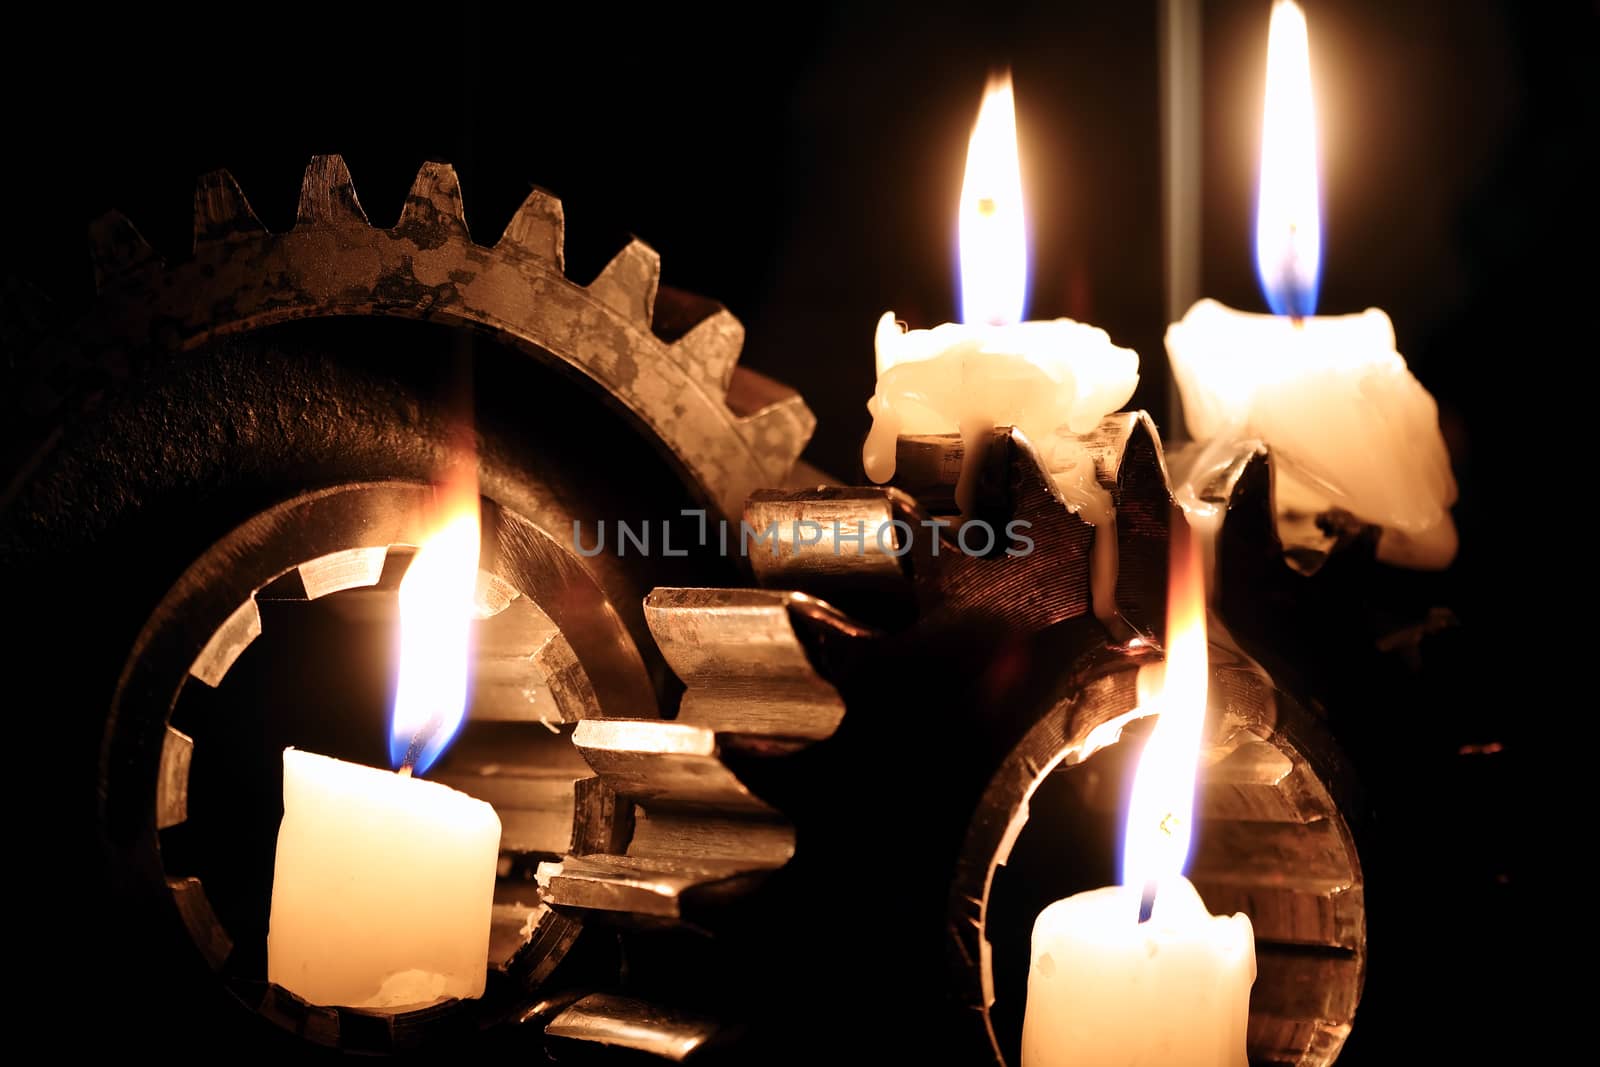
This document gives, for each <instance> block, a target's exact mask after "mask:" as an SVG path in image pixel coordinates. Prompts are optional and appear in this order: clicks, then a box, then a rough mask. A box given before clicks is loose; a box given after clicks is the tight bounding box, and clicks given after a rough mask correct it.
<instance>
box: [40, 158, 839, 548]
mask: <svg viewBox="0 0 1600 1067" xmlns="http://www.w3.org/2000/svg"><path fill="white" fill-rule="evenodd" d="M563 228H564V222H563V211H562V206H561V202H560V201H559V200H557V199H556V198H555V197H553V196H551V195H550V194H548V193H546V192H544V191H543V190H540V189H534V190H533V191H532V192H531V193H529V194H528V197H527V199H526V200H524V201H523V203H522V206H521V207H520V208H518V209H517V212H516V214H515V215H514V216H513V217H512V219H511V221H510V222H509V223H508V224H507V226H506V228H505V231H504V233H503V234H502V235H501V236H500V238H499V240H498V241H497V242H496V243H495V244H493V245H490V246H484V245H479V244H477V243H476V242H474V241H473V239H472V236H471V234H470V232H469V231H468V228H467V224H466V218H465V214H464V211H463V206H462V198H461V186H460V183H459V182H458V180H457V178H456V173H455V170H454V168H453V167H451V166H450V165H449V164H445V163H426V164H424V165H423V166H422V169H421V170H420V171H419V172H418V174H417V177H416V180H415V181H414V182H413V183H412V186H411V190H410V192H409V193H408V194H407V196H406V200H405V205H404V207H403V209H402V210H401V213H400V218H399V220H398V221H397V222H396V223H395V225H394V226H393V227H392V228H390V229H382V228H379V227H375V226H373V225H371V224H370V223H369V222H368V221H367V217H366V214H365V212H364V211H363V210H362V208H361V204H360V202H359V200H358V199H357V197H356V191H355V186H354V183H353V182H352V181H351V178H350V172H349V170H348V168H346V166H345V164H344V161H343V159H342V158H341V157H339V156H336V155H329V156H315V157H313V158H312V160H311V162H310V164H309V165H308V166H307V168H306V172H305V178H304V180H303V182H302V184H301V190H300V201H299V206H298V209H297V211H296V221H295V225H294V226H293V227H292V228H291V229H289V230H287V231H285V232H282V233H273V232H270V231H268V230H267V229H266V227H265V226H264V225H262V223H261V221H260V219H259V218H258V217H257V216H256V214H255V212H254V211H253V210H252V209H251V207H250V205H249V202H248V201H247V200H246V199H245V196H244V193H243V192H242V191H241V190H240V188H239V185H238V183H237V182H236V181H235V180H234V178H233V176H232V175H231V174H229V173H228V172H227V171H225V170H218V171H213V172H211V173H209V174H206V175H204V176H202V177H201V178H200V180H199V182H198V184H197V186H196V189H195V213H194V234H195V236H194V252H193V255H192V257H191V258H190V259H188V260H186V261H183V262H181V263H176V264H172V265H170V266H169V265H167V264H166V263H164V262H163V261H162V260H161V258H160V257H159V256H158V255H157V254H156V253H155V251H154V250H153V249H152V248H151V247H150V245H149V244H148V243H147V242H146V241H145V240H144V238H143V237H142V236H140V234H139V232H138V230H137V229H135V228H134V226H133V224H132V223H131V222H130V221H129V220H128V219H127V218H126V216H124V215H122V214H121V213H120V212H115V211H113V212H111V213H109V214H107V215H105V216H103V217H101V218H100V219H99V220H98V221H97V222H95V223H94V224H93V226H92V227H91V228H90V243H91V252H92V255H93V260H94V269H95V280H96V285H97V287H98V288H99V291H100V296H99V300H98V301H97V303H96V304H95V305H94V306H93V308H92V309H91V310H90V312H89V314H88V315H87V316H86V317H85V319H84V320H83V321H81V322H80V323H79V324H78V326H77V328H76V329H75V330H74V331H73V332H72V333H70V334H68V335H66V336H63V337H60V338H58V339H57V340H55V341H53V342H50V343H49V344H48V345H47V347H46V349H45V350H43V351H42V352H41V353H40V356H39V359H38V361H37V362H38V365H40V366H42V367H44V368H47V369H48V371H49V375H48V377H53V378H55V379H57V381H58V382H60V381H61V380H63V379H64V380H65V381H66V382H69V383H71V384H70V386H69V387H68V388H67V389H61V390H60V391H61V392H65V393H69V394H70V395H67V396H65V397H63V396H61V395H58V394H57V392H56V391H55V390H53V389H52V386H51V383H50V382H49V381H48V380H47V377H46V376H43V375H41V376H40V377H39V378H38V379H36V380H35V382H34V383H33V386H32V388H31V389H30V390H29V393H30V395H29V397H28V399H27V406H28V407H29V408H30V409H31V410H33V411H35V412H37V411H40V410H46V411H57V412H59V410H60V408H61V406H62V403H63V401H64V400H66V401H71V400H74V399H75V400H77V401H79V402H86V401H89V400H92V397H93V396H94V394H95V392H96V390H97V389H98V388H99V387H100V386H102V385H103V384H105V381H106V379H108V378H109V379H112V380H115V379H116V378H119V377H125V376H127V375H128V374H130V373H131V369H132V368H133V367H134V366H135V360H136V359H138V358H139V353H140V351H141V349H144V348H147V347H154V348H155V349H156V350H157V351H165V352H168V353H181V352H186V351H191V350H193V349H196V348H198V347H200V346H202V345H204V344H206V343H207V342H209V341H211V340H212V339H213V338H216V337H219V336H224V335H228V334H236V333H242V332H246V331H249V330H254V329H258V328H260V327H263V326H268V325H272V324H274V323H278V322H285V321H289V320H292V319H302V318H316V317H322V316H332V315H383V316H396V317H402V318H412V319H422V320H427V321H432V322H442V323H446V324H451V325H465V326H472V327H476V328H478V329H481V330H484V331H487V332H488V333H490V334H493V335H497V336H500V337H503V338H505V339H508V340H510V341H512V342H514V343H515V344H517V345H518V346H519V347H521V348H523V349H524V350H527V351H529V352H531V353H533V354H535V355H537V356H539V357H541V358H546V359H550V360H552V361H554V362H555V363H557V364H558V365H564V366H565V367H566V368H569V369H570V370H571V371H574V372H576V373H577V374H579V375H581V376H582V377H583V378H586V379H588V380H589V381H590V382H592V383H593V385H594V386H595V387H597V388H598V390H599V391H600V393H601V394H602V395H603V396H605V397H608V398H610V400H611V401H612V402H614V403H616V404H618V405H620V406H621V407H622V408H624V409H625V410H626V411H627V412H628V413H629V414H630V415H631V416H632V417H633V418H634V419H635V420H637V422H638V423H639V425H640V427H641V429H642V430H643V431H644V433H646V434H647V435H649V436H650V437H653V438H654V439H655V440H656V441H657V442H658V443H659V445H660V446H661V447H662V448H664V449H665V450H666V452H668V453H669V454H670V456H671V457H672V458H673V459H674V460H675V461H676V463H677V465H678V466H679V467H680V468H681V469H682V470H683V471H684V472H685V473H686V474H687V476H688V478H689V480H690V481H691V482H692V483H693V485H695V486H696V487H697V488H698V490H699V492H700V493H701V495H702V496H703V497H704V498H705V500H706V501H707V502H708V503H710V504H711V505H712V506H714V507H715V508H717V509H718V510H719V511H720V512H721V514H722V515H723V516H724V517H735V518H736V517H737V516H738V515H739V514H740V510H741V509H742V507H743V504H744V499H745V497H746V496H747V495H748V494H749V493H750V492H751V491H752V490H753V489H755V488H758V487H760V486H764V485H781V484H783V482H784V480H785V478H786V477H787V476H788V474H789V471H790V469H791V467H792V466H793V465H794V462H795V460H796V459H798V457H799V454H800V451H801V449H803V448H804V447H805V444H806V442H807V441H808V440H809V439H810V436H811V432H812V430H813V429H814V428H815V425H816V420H815V417H814V416H813V415H812V414H811V411H810V409H808V408H807V407H806V405H805V402H804V401H803V400H802V399H801V397H800V396H799V395H798V394H797V393H795V392H794V391H793V390H791V389H789V388H787V387H786V386H783V385H780V384H779V383H777V382H774V381H772V380H770V379H768V378H765V377H764V376H762V375H760V374H757V373H755V372H753V371H749V370H746V369H744V368H742V367H738V366H737V361H738V358H739V354H740V351H741V350H742V348H743V345H744V327H743V326H742V325H741V324H740V323H739V321H738V320H737V319H736V318H734V316H733V315H732V314H731V313H729V312H728V311H727V310H726V309H725V308H722V307H721V306H720V305H716V304H714V303H712V302H711V301H708V300H702V299H700V298H696V297H689V296H687V295H686V294H679V293H674V292H672V291H670V290H668V291H666V293H664V294H662V295H663V296H664V298H665V299H663V301H662V307H661V308H658V307H657V295H658V288H659V279H660V266H661V264H660V257H659V256H658V255H657V254H656V252H655V251H654V250H653V249H651V248H650V247H648V246H647V245H645V244H644V243H642V242H640V241H638V240H633V241H631V242H630V243H629V244H628V245H627V246H626V247H624V248H623V249H622V250H621V251H620V252H618V253H617V254H616V256H614V257H613V258H612V259H611V261H610V262H609V263H608V264H607V265H606V267H605V269H604V270H602V271H601V272H600V274H599V276H598V277H596V278H595V279H594V281H592V282H590V283H589V284H588V285H587V286H581V285H578V284H576V283H574V282H573V281H571V280H570V279H569V278H568V277H567V276H566V274H565V269H564V263H563V254H562V247H563ZM663 322H665V323H668V324H670V325H671V326H672V327H674V328H675V329H674V332H677V330H678V329H681V330H682V332H681V335H680V336H677V337H676V339H674V340H670V341H669V340H667V339H664V338H663V337H661V336H659V335H658V334H657V333H656V329H655V327H656V324H658V323H663ZM51 349H54V350H53V351H51ZM59 388H60V387H59V386H57V389H59Z"/></svg>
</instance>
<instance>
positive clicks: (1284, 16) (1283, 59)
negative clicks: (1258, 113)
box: [1256, 0, 1322, 316]
mask: <svg viewBox="0 0 1600 1067" xmlns="http://www.w3.org/2000/svg"><path fill="white" fill-rule="evenodd" d="M1317 200H1318V191H1317V115H1316V108H1315V106H1314V105H1313V103H1312V99H1311V44H1310V39H1309V37H1308V35H1307V32H1306V16H1305V12H1303V11H1301V10H1300V5H1299V4H1297V3H1295V2H1294V0H1278V2H1277V3H1275V4H1274V5H1273V7H1272V23H1271V28H1270V30H1269V32H1268V35H1267V87H1266V106H1265V108H1264V111H1263V114H1262V122H1261V185H1260V189H1259V191H1258V194H1257V200H1256V271H1257V273H1258V274H1259V275H1260V278H1261V285H1262V288H1263V289H1264V290H1265V291H1266V293H1267V302H1268V303H1269V304H1270V305H1272V309H1273V310H1274V311H1276V312H1278V313H1279V314H1286V315H1296V316H1299V315H1309V314H1311V313H1312V311H1314V310H1315V309H1316V300H1317V279H1318V273H1319V272H1320V270H1321V267H1322V219H1321V215H1320V211H1319V208H1318V203H1317Z"/></svg>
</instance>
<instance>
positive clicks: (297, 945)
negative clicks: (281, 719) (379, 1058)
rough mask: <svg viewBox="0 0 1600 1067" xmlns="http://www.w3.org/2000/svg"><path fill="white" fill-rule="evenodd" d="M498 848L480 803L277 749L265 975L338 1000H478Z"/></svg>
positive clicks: (489, 812)
mask: <svg viewBox="0 0 1600 1067" xmlns="http://www.w3.org/2000/svg"><path fill="white" fill-rule="evenodd" d="M499 850H500V819H499V817H498V816H497V815H495V813H494V809H493V808H492V807H490V806H489V805H488V804H485V803H484V802H483V801H481V800H474V799H473V798H472V797H469V796H467V795H466V794H465V793H458V792H456V791H455V790H454V789H451V788H449V787H448V786H443V785H439V784H438V783H436V782H425V781H422V780H421V779H418V778H411V777H408V776H404V775H399V774H395V773H393V772H392V771H384V770H378V769H377V768H374V767H363V766H360V765H358V764H354V763H345V762H342V761H340V760H336V759H330V758H329V757H327V756H319V755H316V754H314V753H310V752H300V751H296V750H295V749H286V750H285V751H284V753H283V823H282V825H281V826H280V827H279V829H278V855H277V864H276V866H275V868H274V873H273V882H272V921H271V929H270V932H269V933H268V935H267V961H268V962H267V978H268V980H269V981H271V982H275V983H276V984H278V985H280V986H282V987H283V988H285V989H287V990H289V991H290V992H291V993H294V994H295V995H297V996H299V997H302V998H304V999H305V1000H307V1001H310V1002H311V1003H313V1004H330V1005H346V1006H350V1007H365V1008H385V1009H391V1010H392V1009H395V1008H400V1007H405V1006H417V1005H422V1004H427V1003H430V1002H433V1001H436V1000H439V999H440V998H445V997H477V996H482V995H483V987H484V979H485V976H486V974H487V973H488V959H489V918H490V912H491V908H492V906H493V903H494V879H495V864H496V862H497V861H498V859H499V854H500V853H499Z"/></svg>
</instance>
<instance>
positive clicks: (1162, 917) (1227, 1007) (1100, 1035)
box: [1022, 876, 1256, 1067]
mask: <svg viewBox="0 0 1600 1067" xmlns="http://www.w3.org/2000/svg"><path fill="white" fill-rule="evenodd" d="M1139 897H1140V890H1138V889H1136V888H1134V887H1133V886H1111V887H1109V888H1106V889H1094V890H1090V891H1089V892H1087V893H1078V894H1076V895H1075V896H1071V897H1068V898H1067V899H1066V900H1058V901H1056V902H1055V903H1054V904H1052V905H1050V906H1049V907H1048V908H1046V909H1045V910H1044V911H1042V912H1040V914H1039V918H1038V920H1037V921H1036V922H1035V923H1034V926H1033V957H1032V962H1031V964H1030V966H1029V970H1028V1010H1027V1015H1026V1017H1025V1018H1024V1020H1023V1024H1022V1067H1057V1065H1059V1067H1067V1065H1069V1064H1070V1065H1071V1067H1130V1065H1133V1064H1149V1065H1151V1067H1157V1065H1167V1064H1183V1065H1184V1067H1206V1065H1211V1064H1216V1065H1223V1064H1227V1065H1230V1067H1232V1065H1238V1067H1242V1065H1243V1064H1244V1063H1245V1062H1246V1057H1245V1029H1246V1026H1247V1024H1248V1022H1249V1018H1250V985H1251V983H1252V982H1254V981H1255V976H1256V975H1255V967H1256V957H1255V937H1254V934H1253V932H1252V930H1251V927H1250V920H1249V919H1248V918H1247V917H1245V916H1243V915H1232V916H1227V917H1221V918H1219V917H1215V916H1212V915H1211V914H1209V913H1208V912H1207V911H1206V907H1205V905H1204V904H1203V903H1201V901H1200V895H1199V894H1198V893H1196V892H1195V889H1194V886H1193V885H1191V884H1190V883H1189V880H1188V879H1187V878H1183V877H1182V876H1179V877H1177V878H1173V879H1170V880H1169V881H1166V882H1164V883H1162V885H1161V887H1160V890H1159V891H1158V893H1157V895H1156V902H1155V908H1154V910H1153V912H1152V913H1151V916H1150V919H1149V921H1148V922H1142V923H1141V922H1139V921H1137V920H1138V913H1139V903H1140V901H1139Z"/></svg>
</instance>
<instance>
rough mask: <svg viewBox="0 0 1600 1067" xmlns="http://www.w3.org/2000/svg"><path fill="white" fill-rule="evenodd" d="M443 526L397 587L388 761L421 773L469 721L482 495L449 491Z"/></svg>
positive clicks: (475, 491) (421, 550)
mask: <svg viewBox="0 0 1600 1067" xmlns="http://www.w3.org/2000/svg"><path fill="white" fill-rule="evenodd" d="M447 499H448V500H449V502H450V503H449V506H448V507H447V508H446V509H445V517H444V520H443V521H442V522H441V523H440V524H439V526H438V527H437V529H435V530H434V532H433V534H432V535H431V536H430V537H429V538H428V539H427V540H426V541H425V542H424V543H423V545H422V547H421V548H420V549H419V550H418V552H417V554H416V557H415V558H414V559H413V560H412V561H411V566H410V568H409V569H407V571H406V574H405V578H404V579H403V580H402V581H401V582H400V677H399V683H398V686H397V689H396V693H395V700H394V712H393V716H392V718H391V720H390V731H389V758H390V760H391V762H392V763H393V765H394V766H395V767H396V768H397V769H400V770H402V771H408V770H409V771H414V772H415V773H417V774H421V773H422V772H424V771H426V770H427V769H428V768H429V767H430V766H431V765H432V764H433V762H434V761H435V760H436V759H438V758H439V755H440V754H441V753H442V752H443V751H444V749H445V746H447V745H449V743H450V742H451V740H452V739H453V738H454V737H455V735H456V731H458V730H459V729H460V728H461V722H462V720H463V719H464V718H465V717H466V710H467V683H468V679H467V670H468V662H469V660H470V651H471V647H470V646H471V641H472V621H473V617H474V612H473V593H474V590H475V589H476V587H477V580H478V550H479V536H480V534H479V530H478V494H477V489H476V486H475V485H474V486H472V489H471V491H470V492H465V491H450V492H448V493H447Z"/></svg>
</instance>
